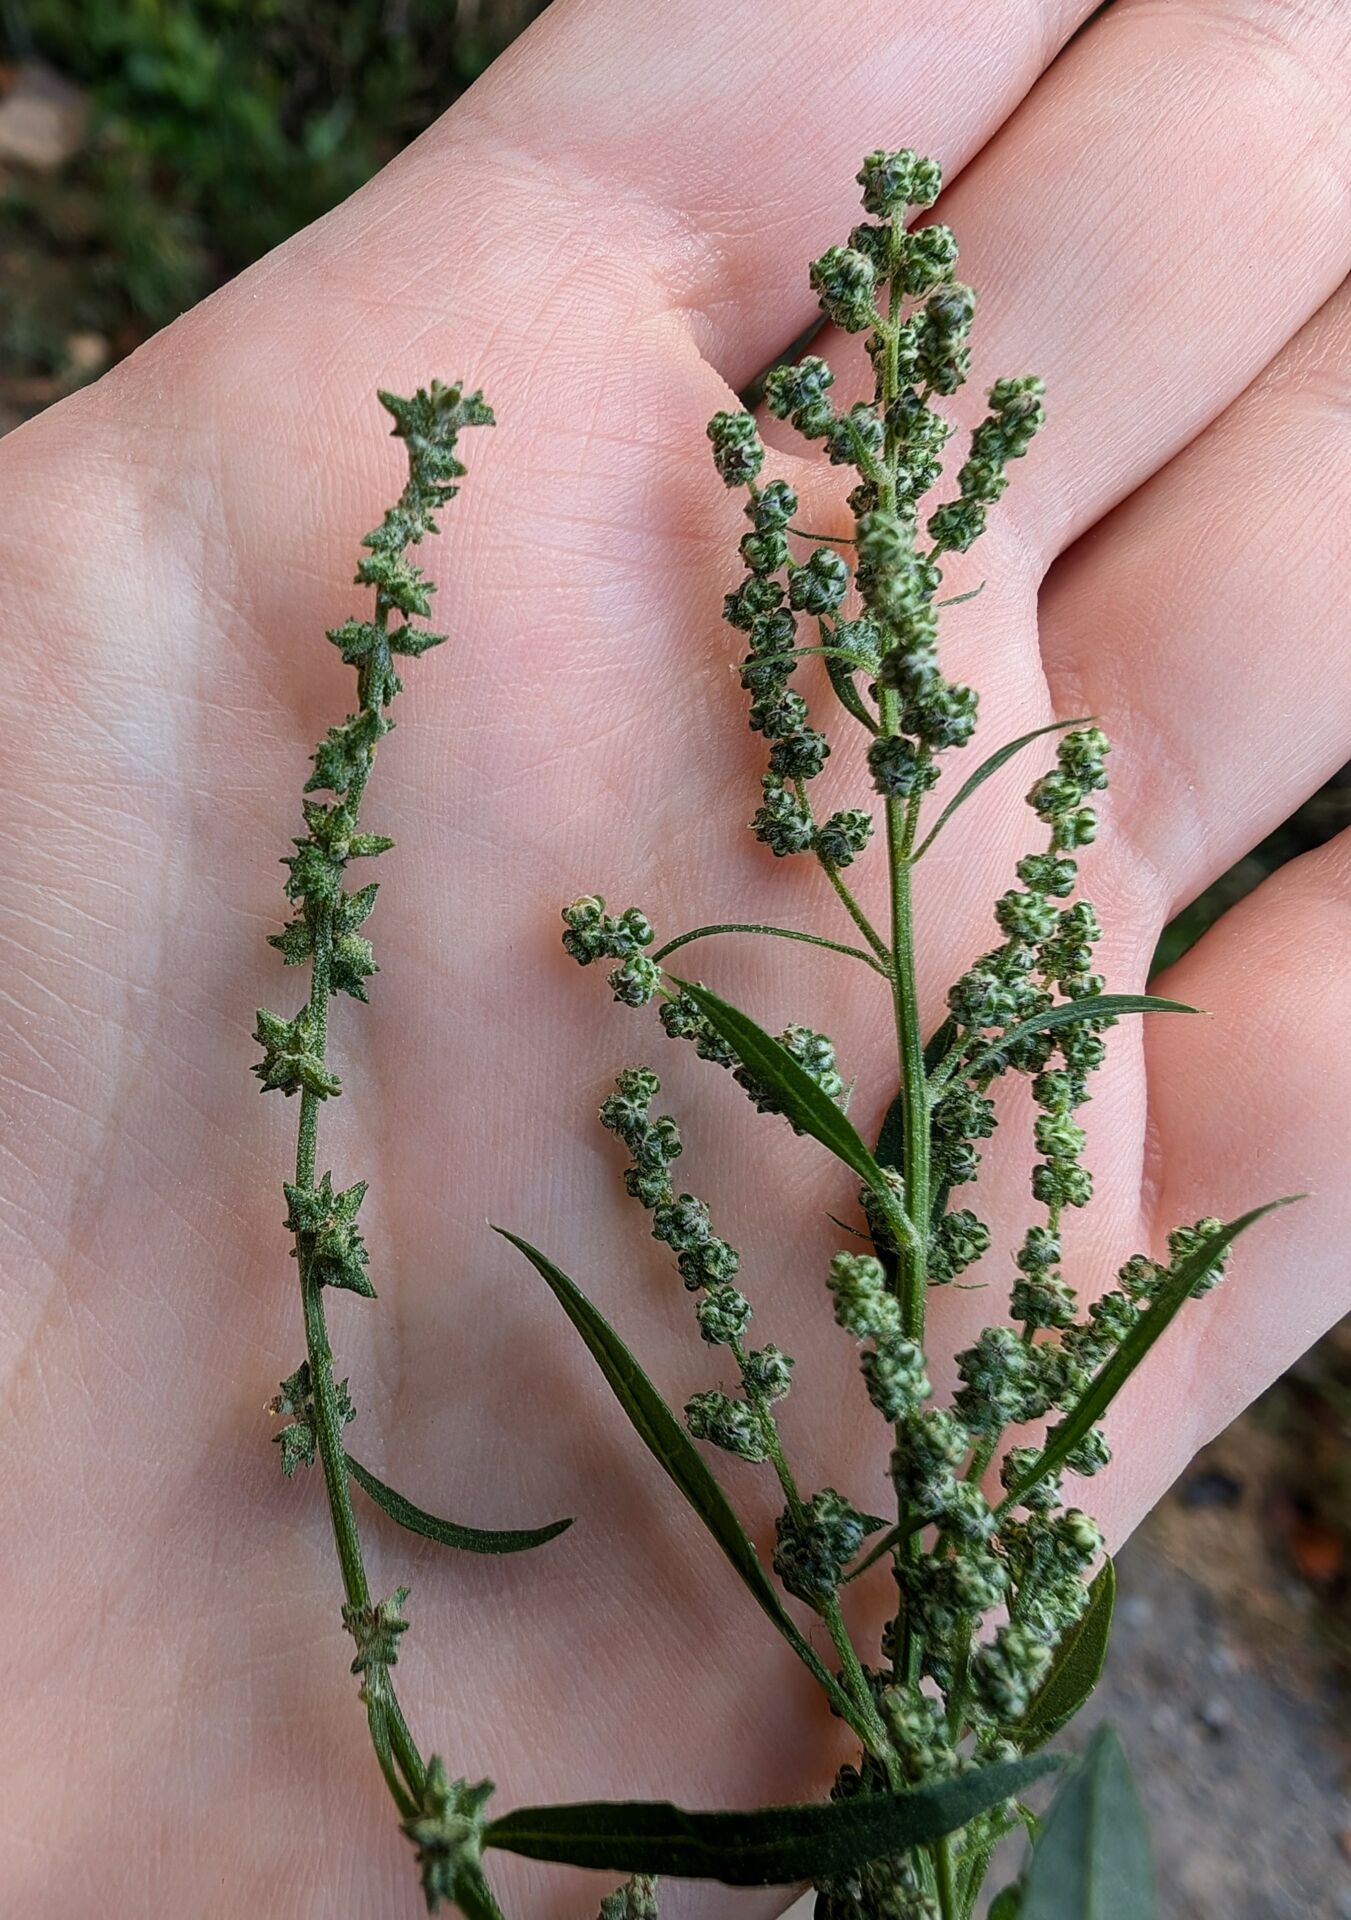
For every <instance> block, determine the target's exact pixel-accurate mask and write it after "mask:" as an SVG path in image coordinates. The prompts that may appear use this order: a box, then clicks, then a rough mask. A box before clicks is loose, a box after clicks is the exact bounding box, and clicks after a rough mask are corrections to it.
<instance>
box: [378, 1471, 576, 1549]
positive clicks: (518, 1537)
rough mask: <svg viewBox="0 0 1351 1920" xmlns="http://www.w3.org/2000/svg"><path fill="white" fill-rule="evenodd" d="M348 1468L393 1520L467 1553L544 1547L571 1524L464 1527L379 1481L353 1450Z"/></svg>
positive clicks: (562, 1521) (443, 1544)
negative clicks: (354, 1455)
mask: <svg viewBox="0 0 1351 1920" xmlns="http://www.w3.org/2000/svg"><path fill="white" fill-rule="evenodd" d="M347 1471H348V1472H349V1473H350V1474H351V1476H352V1478H353V1479H354V1480H355V1481H356V1483H357V1485H358V1486H359V1487H360V1488H361V1491H362V1492H363V1493H365V1494H368V1495H369V1496H370V1498H371V1499H372V1500H374V1502H375V1504H376V1506H377V1507H379V1508H380V1509H381V1510H382V1512H384V1513H387V1514H388V1515H389V1517H390V1519H391V1520H397V1522H398V1523H399V1525H400V1526H401V1527H405V1528H406V1529H407V1530H408V1532H409V1533H419V1534H421V1535H422V1537H423V1539H424V1540H435V1541H437V1542H439V1544H440V1545H441V1546H443V1547H459V1548H461V1549H462V1550H463V1551H464V1552H465V1553H524V1552H526V1551H527V1549H528V1548H530V1547H542V1546H543V1545H544V1543H545V1541H546V1540H556V1539H557V1538H558V1536H559V1534H560V1533H566V1532H567V1530H568V1528H569V1527H570V1526H571V1525H572V1522H571V1520H554V1521H551V1522H550V1524H549V1525H548V1526H547V1527H523V1528H506V1529H503V1528H499V1527H493V1528H487V1527H461V1526H457V1525H456V1523H455V1521H453V1520H438V1519H437V1517H436V1515H435V1514H434V1513H425V1512H424V1511H423V1509H422V1508H421V1507H415V1506H414V1505H413V1503H412V1501H411V1500H405V1499H404V1497H403V1495H402V1494H401V1493H395V1491H394V1489H393V1487H387V1486H386V1485H385V1483H384V1481H383V1480H377V1479H376V1477H375V1475H374V1474H373V1473H371V1472H370V1470H369V1469H368V1468H366V1467H363V1466H362V1464H361V1462H360V1461H359V1460H354V1459H353V1458H352V1456H351V1454H350V1453H349V1454H348V1456H347Z"/></svg>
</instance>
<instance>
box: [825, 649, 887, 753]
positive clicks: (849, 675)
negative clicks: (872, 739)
mask: <svg viewBox="0 0 1351 1920" xmlns="http://www.w3.org/2000/svg"><path fill="white" fill-rule="evenodd" d="M825 656H826V675H827V678H828V679H829V681H830V684H831V687H832V688H833V689H834V693H835V698H836V699H837V700H838V701H839V703H840V705H841V706H842V707H843V708H844V710H845V712H846V713H849V714H852V715H853V717H854V719H855V720H857V721H858V723H859V725H860V726H861V727H866V728H867V730H868V732H869V733H876V732H877V719H876V717H875V715H873V714H871V713H869V711H868V709H867V708H866V707H865V706H864V704H863V696H862V695H861V694H860V692H859V690H858V688H857V687H856V686H855V685H854V674H855V673H856V672H857V668H855V667H851V666H850V665H849V664H848V662H847V661H846V660H844V659H842V658H841V656H840V654H839V652H838V651H836V650H833V649H831V648H827V649H826V650H825Z"/></svg>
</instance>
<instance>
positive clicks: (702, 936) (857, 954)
mask: <svg viewBox="0 0 1351 1920" xmlns="http://www.w3.org/2000/svg"><path fill="white" fill-rule="evenodd" d="M715 933H766V934H771V935H772V936H773V937H774V938H775V939H776V940H804V941H806V943H807V945H808V946H812V947H827V948H829V950H830V952H831V953H845V954H848V955H849V957H850V959H851V960H862V961H864V962H866V964H867V965H868V966H870V967H871V968H872V970H873V972H874V973H881V972H882V963H881V962H880V961H879V960H878V959H877V958H876V956H875V955H873V954H871V953H866V952H865V951H864V949H863V948H862V947H847V946H845V945H844V944H843V943H842V942H841V941H839V940H827V939H826V938H825V936H824V935H823V934H819V933H799V932H798V930H797V928H796V927H767V926H764V925H762V924H761V923H760V922H759V921H755V920H728V921H723V922H720V923H719V924H718V925H717V926H712V927H693V928H692V929H691V930H690V932H689V933H681V934H677V935H676V937H675V939H674V940H668V941H667V942H666V945H665V946H664V947H658V948H657V950H656V952H655V953H653V954H652V955H651V956H650V958H651V959H653V960H655V961H656V962H657V964H658V965H660V964H661V962H662V961H663V960H665V959H666V958H667V957H668V956H669V955H670V954H673V953H675V952H676V951H677V950H678V949H679V948H681V947H688V946H689V945H690V943H691V942H692V941H694V940H707V939H708V938H709V937H710V935H712V934H715Z"/></svg>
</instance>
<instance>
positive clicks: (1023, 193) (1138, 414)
mask: <svg viewBox="0 0 1351 1920" xmlns="http://www.w3.org/2000/svg"><path fill="white" fill-rule="evenodd" d="M1349 56H1351V13H1349V12H1348V11H1347V9H1346V8H1345V7H1343V6H1341V5H1339V4H1331V3H1330V0H1316V3H1315V4H1310V5H1307V6H1299V7H1287V6H1280V5H1277V4H1275V3H1274V0H1237V3H1236V4H1231V5H1228V6H1225V7H1218V6H1216V5H1214V4H1212V0H1186V3H1185V4H1179V5H1175V6H1171V7H1168V8H1160V7H1158V6H1157V5H1156V4H1154V0H1118V4H1117V5H1115V6H1114V7H1112V8H1111V9H1110V11H1109V12H1108V13H1107V14H1106V15H1105V16H1104V17H1103V19H1102V20H1100V21H1099V22H1098V23H1097V24H1096V25H1095V26H1094V27H1093V28H1092V29H1091V30H1090V31H1089V32H1088V33H1086V34H1084V35H1083V36H1082V38H1081V39H1080V40H1079V41H1078V42H1077V43H1076V44H1075V45H1074V46H1072V47H1070V48H1069V49H1068V51H1067V52H1066V53H1065V55H1064V57H1063V58H1062V59H1060V60H1058V61H1057V62H1056V64H1055V66H1054V67H1053V68H1052V69H1051V70H1050V72H1049V73H1047V75H1046V76H1045V77H1044V79H1043V80H1042V81H1041V82H1040V83H1039V84H1038V85H1037V87H1036V88H1035V89H1034V90H1033V92H1032V94H1031V95H1030V97H1029V98H1028V99H1027V101H1026V102H1025V103H1024V105H1023V106H1022V107H1021V108H1020V109H1019V111H1018V112H1017V113H1016V114H1014V116H1013V117H1012V119H1011V120H1010V121H1009V122H1008V124H1007V125H1006V126H1005V127H1004V128H1003V129H1002V130H1001V132H1000V133H999V134H998V135H997V136H996V138H995V139H994V140H993V141H992V142H991V143H990V145H989V146H988V147H987V148H986V149H985V150H984V151H983V152H982V153H981V155H980V156H979V158H978V159H977V160H976V161H974V162H973V163H972V165H971V166H969V167H968V168H967V169H966V170H965V172H964V173H963V174H962V176H961V178H960V179H959V180H957V182H956V183H955V184H954V186H953V187H952V189H951V190H950V191H949V192H946V193H944V195H943V197H942V200H941V202H940V203H939V209H938V211H939V214H940V216H941V218H942V219H944V220H945V221H947V222H948V223H949V225H951V226H952V228H953V229H954V231H955V232H956V234H957V236H958V239H959V241H960V242H961V248H962V252H961V259H960V262H959V265H958V268H957V272H958V274H959V276H960V277H961V278H962V279H964V280H969V281H970V282H971V284H972V285H973V286H975V287H976V288H977V289H978V290H979V293H980V306H979V308H978V310H977V316H976V333H975V337H974V341H973V348H974V361H975V366H976V368H977V370H978V377H977V378H976V379H974V380H973V381H972V382H971V383H970V385H969V387H968V388H967V389H966V391H965V393H964V394H963V396H962V400H961V402H960V403H959V404H958V407H957V409H956V411H958V412H959V414H961V415H963V416H964V417H969V416H972V415H973V414H974V415H978V414H979V412H980V411H981V396H982V394H983V391H984V389H985V388H986V387H987V386H988V385H989V382H990V380H991V379H993V378H994V377H996V376H998V375H1002V374H1008V373H1023V372H1029V371H1030V372H1037V373H1040V374H1042V375H1043V377H1044V378H1045V379H1046V382H1047V387H1048V398H1047V406H1048V413H1049V422H1048V425H1047V428H1046V431H1045V432H1044V433H1043V434H1041V435H1040V436H1039V437H1038V440H1037V442H1036V444H1035V446H1034V447H1033V449H1032V451H1031V453H1030V454H1029V456H1028V458H1027V459H1026V460H1025V461H1024V462H1023V463H1022V465H1021V468H1020V471H1019V472H1018V474H1017V481H1016V485H1014V486H1012V487H1011V488H1010V490H1009V494H1008V498H1007V500H1006V501H1005V502H1004V504H1003V505H1002V506H1001V508H1000V513H1001V515H1007V516H1009V517H1010V518H1011V520H1012V521H1014V522H1016V524H1017V526H1018V527H1019V528H1020V529H1022V531H1023V533H1024V535H1025V537H1026V540H1027V542H1028V544H1029V545H1030V546H1031V547H1032V549H1033V551H1034V553H1035V555H1036V556H1037V557H1038V558H1039V559H1040V561H1041V563H1042V564H1043V565H1044V564H1045V563H1046V562H1048V561H1049V560H1050V559H1051V558H1052V557H1053V556H1054V555H1055V554H1057V553H1059V552H1060V551H1062V550H1063V549H1064V548H1065V547H1066V546H1067V545H1068V544H1069V543H1070V542H1071V541H1072V540H1073V539H1074V538H1075V537H1076V536H1077V535H1079V534H1080V533H1082V532H1083V531H1084V529H1085V528H1087V527H1089V526H1091V525H1092V524H1093V522H1094V521H1095V520H1097V519H1098V518H1100V517H1101V515H1102V514H1103V513H1105V512H1106V511H1107V510H1108V509H1109V508H1110V507H1111V506H1113V505H1114V504H1115V503H1116V502H1117V501H1119V500H1121V499H1123V498H1124V497H1125V496H1126V495H1127V494H1128V493H1130V492H1131V490H1132V489H1133V488H1135V487H1137V486H1139V485H1140V484H1141V483H1142V482H1143V481H1144V480H1145V479H1147V478H1148V477H1149V476H1150V474H1152V473H1153V472H1155V471H1156V470H1157V469H1158V468H1159V467H1161V466H1162V465H1163V464H1164V462H1165V461H1166V460H1168V459H1170V458H1171V457H1172V456H1173V455H1174V454H1175V453H1177V452H1178V451H1179V450H1180V449H1181V448H1182V447H1184V446H1185V445H1186V444H1187V442H1188V441H1190V440H1191V439H1192V438H1193V437H1194V435H1195V434H1196V433H1197V432H1198V431H1199V430H1200V429H1201V428H1203V427H1204V426H1205V425H1206V424H1207V423H1208V422H1209V421H1211V420H1213V419H1214V418H1215V417H1216V415H1217V414H1218V413H1219V412H1220V411H1221V410H1222V409H1223V408H1224V407H1225V406H1226V405H1227V404H1228V403H1229V402H1230V401H1231V400H1233V399H1234V398H1235V397H1236V396H1237V395H1238V394H1239V393H1241V392H1242V391H1243V389H1244V388H1245V387H1246V386H1247V385H1248V384H1249V382H1250V381H1251V380H1252V379H1253V378H1254V377H1255V376H1256V375H1257V374H1258V373H1259V372H1260V371H1261V369H1262V368H1263V367H1264V366H1265V365H1266V364H1267V362H1268V361H1269V360H1270V359H1271V358H1272V357H1273V356H1274V355H1275V354H1276V353H1277V352H1278V351H1279V349H1280V348H1281V346H1282V345H1283V344H1284V343H1285V341H1286V340H1288V339H1289V338H1290V336H1291V335H1292V334H1293V333H1295V332H1296V331H1297V330H1298V328H1299V327H1300V326H1301V325H1302V323H1303V322H1304V321H1305V320H1306V319H1307V318H1308V317H1309V315H1310V314H1312V313H1313V312H1315V311H1316V310H1317V308H1318V307H1319V306H1320V305H1321V304H1322V303H1323V302H1324V301H1325V300H1326V299H1327V298H1328V297H1329V296H1330V295H1331V294H1332V292H1333V291H1334V290H1335V289H1336V287H1337V286H1338V285H1339V284H1340V282H1341V280H1342V279H1343V278H1344V276H1345V275H1346V273H1347V271H1348V268H1351V57H1349ZM821 351H823V352H825V353H826V354H827V357H831V348H830V347H825V348H822V349H821ZM861 375H862V369H861V368H860V376H861ZM987 376H988V377H987ZM959 444H960V443H959Z"/></svg>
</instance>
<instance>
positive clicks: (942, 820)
mask: <svg viewBox="0 0 1351 1920" xmlns="http://www.w3.org/2000/svg"><path fill="white" fill-rule="evenodd" d="M959 598H960V599H966V598H967V595H965V594H962V595H960V596H959ZM948 604H949V605H952V606H955V605H956V604H957V602H956V601H955V600H954V601H950V602H949V603H948ZM1091 717H1092V716H1091V715H1085V716H1084V717H1083V718H1081V719H1079V720H1052V721H1051V723H1050V725H1049V726H1045V727H1033V729H1032V731H1031V733H1023V734H1020V735H1019V736H1018V738H1017V739H1016V740H1010V741H1009V743H1008V745H1007V746H1003V747H998V748H996V750H995V751H994V752H993V753H992V754H991V755H990V757H989V759H988V760H982V761H981V763H980V765H979V766H978V767H977V768H976V770H975V772H974V773H972V774H969V775H968V776H967V778H966V779H965V780H964V781H963V782H962V784H961V786H960V787H958V789H957V791H956V793H954V794H953V796H952V798H951V800H949V801H948V804H947V805H946V806H945V807H944V809H943V811H942V812H941V813H940V814H939V816H938V818H937V819H936V820H935V821H934V823H933V825H932V826H931V827H930V829H929V831H928V833H927V834H926V835H925V837H924V839H923V841H922V842H921V843H920V845H919V846H918V847H916V849H915V851H914V853H913V854H912V855H911V860H912V862H913V861H915V860H922V859H923V858H924V855H925V854H926V853H927V852H928V851H929V848H930V847H931V846H932V845H933V843H934V841H935V840H936V839H937V838H938V836H939V834H940V833H941V832H942V831H943V828H944V827H945V826H946V825H947V823H948V821H949V820H951V818H952V816H953V814H954V813H956V811H957V809H958V807H960V806H962V805H963V803H964V802H965V801H967V800H969V799H970V798H971V796H972V794H973V793H974V792H975V791H976V789H977V788H978V787H983V786H984V785H985V782H986V781H987V780H988V779H989V778H990V775H991V774H992V773H998V771H999V769H1000V768H1001V767H1002V766H1004V765H1005V764H1006V763H1007V762H1008V761H1010V760H1012V758H1013V756H1014V754H1015V753H1021V752H1022V750H1023V748H1024V747H1029V746H1031V744H1032V742H1033V741H1034V740H1040V739H1042V738H1043V736H1044V735H1046V734H1048V733H1064V732H1065V731H1066V730H1067V729H1068V728H1070V727H1082V726H1086V725H1087V724H1088V721H1089V719H1090V718H1091Z"/></svg>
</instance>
